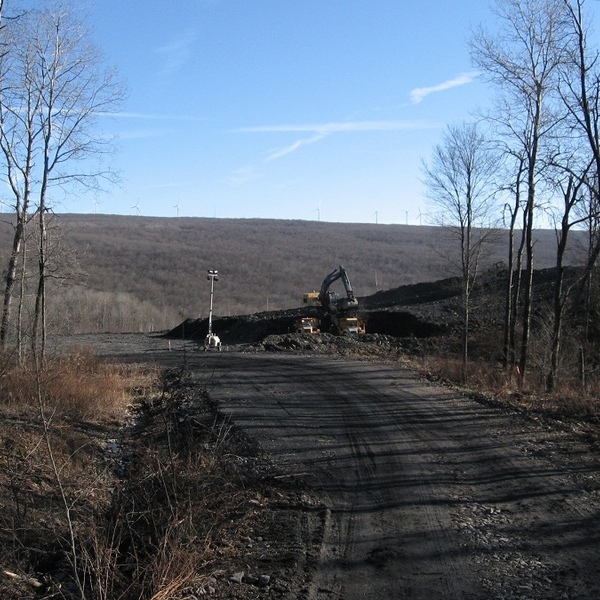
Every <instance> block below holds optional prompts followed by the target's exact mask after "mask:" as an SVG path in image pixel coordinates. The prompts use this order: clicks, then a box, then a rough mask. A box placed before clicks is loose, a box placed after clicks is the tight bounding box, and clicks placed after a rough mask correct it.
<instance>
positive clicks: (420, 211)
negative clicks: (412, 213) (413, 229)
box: [418, 209, 423, 225]
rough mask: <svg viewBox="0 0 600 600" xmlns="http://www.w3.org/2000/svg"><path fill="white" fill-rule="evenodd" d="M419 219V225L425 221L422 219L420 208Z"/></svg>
mask: <svg viewBox="0 0 600 600" xmlns="http://www.w3.org/2000/svg"><path fill="white" fill-rule="evenodd" d="M418 219H419V225H422V224H423V223H422V221H421V209H419V215H418Z"/></svg>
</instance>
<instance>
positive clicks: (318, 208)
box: [313, 202, 321, 221]
mask: <svg viewBox="0 0 600 600" xmlns="http://www.w3.org/2000/svg"><path fill="white" fill-rule="evenodd" d="M313 212H316V213H317V221H320V220H321V203H320V202H319V206H317V209H316V210H313Z"/></svg>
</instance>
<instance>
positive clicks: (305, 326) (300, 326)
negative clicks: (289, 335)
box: [294, 317, 321, 333]
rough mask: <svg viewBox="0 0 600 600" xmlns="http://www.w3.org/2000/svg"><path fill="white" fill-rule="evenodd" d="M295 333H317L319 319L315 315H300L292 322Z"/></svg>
mask: <svg viewBox="0 0 600 600" xmlns="http://www.w3.org/2000/svg"><path fill="white" fill-rule="evenodd" d="M294 329H295V330H296V333H319V332H320V331H321V330H320V329H319V320H318V319H317V318H316V317H300V318H299V319H297V320H296V322H295V323H294Z"/></svg>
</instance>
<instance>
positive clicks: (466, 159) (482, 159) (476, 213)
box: [423, 123, 498, 379]
mask: <svg viewBox="0 0 600 600" xmlns="http://www.w3.org/2000/svg"><path fill="white" fill-rule="evenodd" d="M497 168H498V159H497V156H496V155H495V153H494V152H492V151H491V149H490V146H489V144H488V142H487V140H486V138H485V137H484V135H483V134H482V133H481V132H480V131H479V128H478V126H477V125H476V124H475V123H464V124H462V125H460V126H449V127H448V129H447V130H446V133H445V135H444V139H443V141H442V143H441V144H439V145H437V146H436V147H435V148H434V150H433V156H432V158H431V161H430V163H429V164H426V163H425V164H424V165H423V172H424V182H425V185H426V186H427V195H428V197H429V199H430V201H431V202H432V203H433V204H434V205H435V206H436V207H437V208H438V209H440V211H441V212H442V213H443V214H444V222H445V224H446V225H445V228H446V231H448V232H450V233H451V234H452V235H453V236H454V238H455V239H456V241H457V243H458V245H459V248H460V252H459V254H458V256H459V259H458V263H459V265H458V266H459V272H460V275H461V280H462V306H463V315H462V368H463V379H466V377H467V361H468V339H469V318H470V299H471V293H472V291H473V285H474V283H475V279H476V277H477V274H478V269H479V265H480V259H481V256H482V250H483V248H484V244H485V242H486V240H487V239H488V238H489V235H490V228H489V219H490V213H491V208H492V203H493V201H494V195H495V191H496V187H495V182H494V176H495V173H496V171H497Z"/></svg>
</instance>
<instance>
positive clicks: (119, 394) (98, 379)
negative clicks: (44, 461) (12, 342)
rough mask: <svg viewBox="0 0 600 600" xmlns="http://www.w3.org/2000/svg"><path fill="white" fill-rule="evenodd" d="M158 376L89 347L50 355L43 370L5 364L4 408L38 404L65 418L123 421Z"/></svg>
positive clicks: (0, 392) (0, 375)
mask: <svg viewBox="0 0 600 600" xmlns="http://www.w3.org/2000/svg"><path fill="white" fill-rule="evenodd" d="M156 376H157V374H156V373H152V372H143V371H141V370H140V369H139V368H138V369H132V368H130V367H127V366H124V365H117V364H109V363H106V362H102V361H100V360H98V358H97V357H96V356H95V355H94V354H93V353H92V352H91V350H89V349H85V348H79V349H74V350H72V351H71V352H69V353H68V354H65V355H60V356H56V357H51V358H49V359H48V360H47V362H46V364H45V365H44V366H43V367H42V368H38V367H37V366H36V365H35V364H33V363H26V364H14V363H11V362H10V361H5V362H4V365H3V368H2V370H1V371H0V406H3V407H4V408H8V409H11V410H12V411H21V410H25V411H29V410H31V409H35V408H36V407H38V406H39V400H40V398H41V399H42V400H43V402H44V406H45V407H46V409H47V410H50V411H51V412H52V413H53V414H56V415H59V416H61V417H70V418H76V419H92V420H98V419H105V418H115V417H116V418H119V417H121V416H122V415H123V412H124V410H125V409H126V408H127V406H129V405H130V404H131V401H132V398H133V397H134V396H135V394H136V390H139V389H144V388H147V387H148V386H149V385H152V384H151V382H152V380H153V379H154V380H155V379H156Z"/></svg>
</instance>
